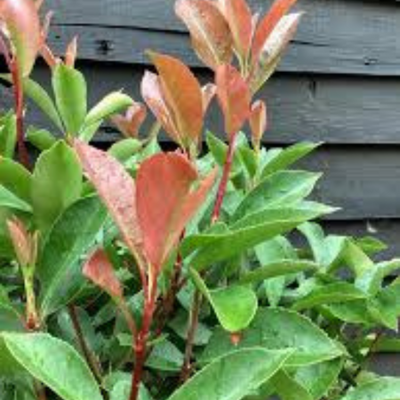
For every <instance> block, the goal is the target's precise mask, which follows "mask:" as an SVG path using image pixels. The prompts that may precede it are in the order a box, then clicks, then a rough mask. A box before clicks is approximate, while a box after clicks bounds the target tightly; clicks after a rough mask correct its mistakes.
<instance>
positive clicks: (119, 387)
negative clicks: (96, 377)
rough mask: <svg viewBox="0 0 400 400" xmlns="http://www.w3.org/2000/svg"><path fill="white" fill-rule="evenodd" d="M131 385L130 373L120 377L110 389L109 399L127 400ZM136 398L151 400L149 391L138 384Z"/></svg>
mask: <svg viewBox="0 0 400 400" xmlns="http://www.w3.org/2000/svg"><path fill="white" fill-rule="evenodd" d="M131 386H132V382H131V375H130V374H129V375H128V376H127V377H126V379H121V380H120V381H119V382H117V383H116V384H115V385H114V387H113V388H112V389H111V394H110V400H129V395H130V392H131ZM138 400H152V397H151V396H150V393H149V391H148V390H147V389H146V388H145V387H144V386H143V385H141V386H140V389H139V398H138Z"/></svg>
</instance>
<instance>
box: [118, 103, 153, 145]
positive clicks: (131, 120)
mask: <svg viewBox="0 0 400 400" xmlns="http://www.w3.org/2000/svg"><path fill="white" fill-rule="evenodd" d="M146 116H147V109H146V106H145V105H144V104H142V103H138V102H134V103H133V105H132V106H131V107H129V108H128V110H127V112H126V114H125V115H120V114H117V115H114V116H112V117H111V121H112V122H113V124H114V125H115V126H116V127H117V128H118V129H119V130H120V131H121V133H123V134H124V135H125V136H126V137H128V138H130V137H131V138H135V137H137V136H138V135H139V130H140V128H141V126H142V124H143V122H144V120H145V119H146Z"/></svg>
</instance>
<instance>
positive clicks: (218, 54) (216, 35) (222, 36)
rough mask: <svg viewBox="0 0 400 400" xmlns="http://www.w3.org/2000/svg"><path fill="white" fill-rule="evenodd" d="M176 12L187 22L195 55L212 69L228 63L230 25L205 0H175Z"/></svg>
mask: <svg viewBox="0 0 400 400" xmlns="http://www.w3.org/2000/svg"><path fill="white" fill-rule="evenodd" d="M175 12H176V14H177V15H178V17H179V18H181V19H182V21H183V22H184V23H185V24H186V26H187V28H188V29H189V32H190V36H191V39H192V45H193V48H194V50H195V51H196V53H197V55H198V57H199V58H200V59H201V60H202V61H203V62H204V64H206V65H207V66H208V67H210V68H211V69H216V68H217V67H218V66H219V65H222V64H228V63H230V61H231V59H232V55H233V49H232V35H231V32H230V29H229V25H228V23H227V21H226V19H225V18H224V16H223V15H222V14H221V12H220V11H219V9H218V7H217V6H216V5H215V4H213V3H212V2H210V1H207V0H178V1H177V2H176V3H175Z"/></svg>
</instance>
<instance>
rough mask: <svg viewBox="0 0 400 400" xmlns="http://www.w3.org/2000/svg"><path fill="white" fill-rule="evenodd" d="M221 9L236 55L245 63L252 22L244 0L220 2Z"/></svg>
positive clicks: (249, 45) (221, 0)
mask: <svg viewBox="0 0 400 400" xmlns="http://www.w3.org/2000/svg"><path fill="white" fill-rule="evenodd" d="M220 5H221V9H222V11H223V14H224V15H225V18H226V20H227V21H228V24H229V28H230V30H231V33H232V38H233V43H234V47H235V50H236V52H237V54H238V55H239V56H240V57H241V59H242V60H243V61H245V60H246V59H247V57H248V55H249V52H250V47H251V42H252V38H253V22H252V15H251V10H250V7H249V6H248V4H247V2H246V0H220Z"/></svg>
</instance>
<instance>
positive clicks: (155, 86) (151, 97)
mask: <svg viewBox="0 0 400 400" xmlns="http://www.w3.org/2000/svg"><path fill="white" fill-rule="evenodd" d="M141 92H142V97H143V99H144V101H145V102H146V104H147V106H148V107H149V108H150V110H151V112H152V113H153V114H154V116H155V117H156V118H157V120H158V121H159V122H160V124H161V125H162V127H163V128H164V130H165V132H166V133H167V134H168V135H169V136H170V137H171V139H173V140H174V141H175V142H177V143H180V138H179V134H178V132H177V128H176V126H175V125H174V122H173V120H172V116H171V113H170V110H169V109H168V107H167V104H166V103H165V100H164V96H163V94H162V89H161V81H160V78H159V77H158V76H157V75H156V74H153V73H152V72H149V71H146V73H145V74H144V77H143V79H142V83H141Z"/></svg>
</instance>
